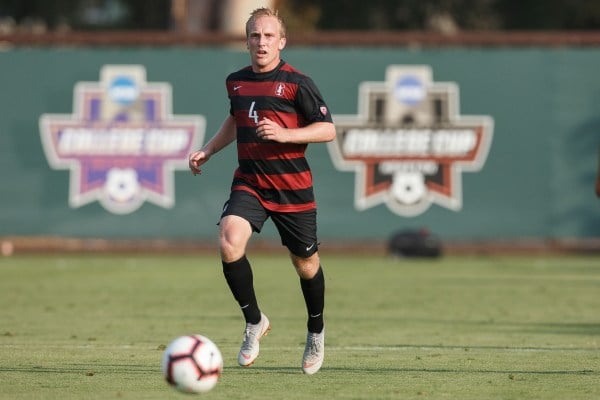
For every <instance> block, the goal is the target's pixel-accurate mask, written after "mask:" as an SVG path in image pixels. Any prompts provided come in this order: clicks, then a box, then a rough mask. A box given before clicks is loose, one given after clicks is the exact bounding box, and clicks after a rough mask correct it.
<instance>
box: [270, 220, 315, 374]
mask: <svg viewBox="0 0 600 400" xmlns="http://www.w3.org/2000/svg"><path fill="white" fill-rule="evenodd" d="M271 218H272V219H273V221H274V222H275V225H276V226H277V229H278V231H279V234H280V235H281V241H282V244H283V245H285V246H287V248H288V249H289V251H290V257H291V260H292V264H293V265H294V268H295V269H296V273H297V274H298V276H299V277H300V287H301V289H302V294H303V296H304V302H305V304H306V311H307V314H308V318H307V330H308V333H307V336H306V346H305V349H304V355H303V358H302V370H303V371H304V372H305V373H307V374H314V373H315V372H317V371H318V370H319V369H320V368H321V365H322V364H323V359H324V356H325V328H324V320H323V311H324V308H325V276H324V275H323V268H322V267H321V263H320V259H319V253H318V243H317V227H316V212H305V213H293V214H291V213H290V214H277V215H271Z"/></svg>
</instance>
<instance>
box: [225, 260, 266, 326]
mask: <svg viewBox="0 0 600 400" xmlns="http://www.w3.org/2000/svg"><path fill="white" fill-rule="evenodd" d="M222 263H223V274H224V275H225V280H226V281H227V284H228V285H229V289H230V290H231V293H232V294H233V297H234V298H235V299H236V300H237V302H238V304H239V305H240V308H241V309H242V312H243V313H244V319H245V320H246V322H248V323H251V324H258V323H259V322H260V309H259V308H258V303H257V301H256V295H255V294H254V280H253V276H252V268H251V267H250V263H249V262H248V259H247V258H246V256H243V257H242V258H240V259H239V260H237V261H234V262H231V263H226V262H225V261H223V262H222Z"/></svg>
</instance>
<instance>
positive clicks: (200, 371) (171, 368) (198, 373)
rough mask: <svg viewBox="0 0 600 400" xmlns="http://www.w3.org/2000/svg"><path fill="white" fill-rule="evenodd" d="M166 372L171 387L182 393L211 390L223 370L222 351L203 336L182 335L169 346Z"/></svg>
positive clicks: (165, 375) (164, 359)
mask: <svg viewBox="0 0 600 400" xmlns="http://www.w3.org/2000/svg"><path fill="white" fill-rule="evenodd" d="M161 366H162V372H163V375H164V377H165V379H166V380H167V382H169V384H170V385H172V386H173V387H175V388H176V389H178V390H181V391H182V392H187V393H202V392H208V391H209V390H211V389H212V388H213V387H214V386H215V385H216V384H217V381H218V380H219V376H220V375H221V371H222V370H223V358H222V356H221V352H220V351H219V348H218V347H217V346H216V345H215V344H214V343H213V342H212V341H211V340H210V339H208V338H206V337H204V336H202V335H188V336H180V337H178V338H177V339H175V340H173V341H172V342H171V344H169V346H168V347H167V349H166V350H165V352H164V354H163V358H162V365H161Z"/></svg>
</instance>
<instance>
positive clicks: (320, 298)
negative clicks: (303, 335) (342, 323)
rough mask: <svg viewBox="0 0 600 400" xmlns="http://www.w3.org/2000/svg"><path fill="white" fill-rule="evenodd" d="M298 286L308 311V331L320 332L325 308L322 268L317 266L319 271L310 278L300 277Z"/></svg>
mask: <svg viewBox="0 0 600 400" xmlns="http://www.w3.org/2000/svg"><path fill="white" fill-rule="evenodd" d="M300 286H301V287H302V294H303V295H304V302H305V303H306V310H307V311H308V322H307V324H306V327H307V328H308V331H309V332H312V333H321V331H322V330H323V309H324V308H325V276H324V275H323V269H322V268H321V267H320V266H319V271H317V274H316V275H315V276H314V277H313V278H312V279H302V278H300Z"/></svg>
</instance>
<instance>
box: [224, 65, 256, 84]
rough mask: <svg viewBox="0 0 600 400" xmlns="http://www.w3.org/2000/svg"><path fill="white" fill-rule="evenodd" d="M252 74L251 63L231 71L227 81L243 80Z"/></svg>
mask: <svg viewBox="0 0 600 400" xmlns="http://www.w3.org/2000/svg"><path fill="white" fill-rule="evenodd" d="M250 75H252V67H251V66H250V65H248V66H246V67H244V68H241V69H239V70H237V71H235V72H232V73H230V74H229V75H227V79H226V80H227V81H236V80H241V79H244V78H246V77H248V76H250Z"/></svg>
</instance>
